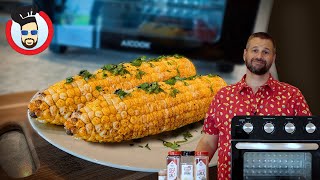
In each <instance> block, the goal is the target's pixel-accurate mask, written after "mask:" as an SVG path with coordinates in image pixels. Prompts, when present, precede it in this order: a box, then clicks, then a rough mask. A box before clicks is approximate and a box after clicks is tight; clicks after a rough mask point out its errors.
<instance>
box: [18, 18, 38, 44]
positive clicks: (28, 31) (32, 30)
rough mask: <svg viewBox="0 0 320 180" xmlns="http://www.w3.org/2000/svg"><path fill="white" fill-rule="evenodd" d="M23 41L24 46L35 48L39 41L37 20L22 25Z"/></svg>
mask: <svg viewBox="0 0 320 180" xmlns="http://www.w3.org/2000/svg"><path fill="white" fill-rule="evenodd" d="M21 41H22V44H23V46H24V47H26V48H33V47H34V46H36V45H37V42H38V28H37V24H36V23H35V22H31V23H28V24H25V25H23V26H22V27H21Z"/></svg>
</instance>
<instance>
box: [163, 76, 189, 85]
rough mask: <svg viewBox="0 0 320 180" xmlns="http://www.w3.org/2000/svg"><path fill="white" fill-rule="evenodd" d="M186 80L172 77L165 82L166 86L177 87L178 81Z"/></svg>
mask: <svg viewBox="0 0 320 180" xmlns="http://www.w3.org/2000/svg"><path fill="white" fill-rule="evenodd" d="M185 79H186V78H181V77H179V76H175V77H172V78H170V79H168V80H166V81H164V82H165V83H166V84H169V85H175V84H176V82H177V81H183V80H185Z"/></svg>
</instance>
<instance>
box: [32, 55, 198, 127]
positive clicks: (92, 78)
mask: <svg viewBox="0 0 320 180" xmlns="http://www.w3.org/2000/svg"><path fill="white" fill-rule="evenodd" d="M195 74H196V70H195V67H194V65H193V64H192V62H191V61H190V60H188V59H187V58H185V57H182V56H178V55H174V56H160V57H158V58H155V59H152V60H148V61H146V60H145V59H144V58H139V59H136V60H134V61H132V62H130V63H123V64H119V65H106V66H104V67H103V68H102V69H99V70H97V71H96V72H95V73H94V74H90V73H89V72H88V71H81V72H80V74H79V75H75V76H73V77H70V78H67V79H66V80H62V81H60V82H58V83H56V84H54V85H52V86H50V87H49V88H48V89H46V90H44V91H43V92H41V93H39V94H38V95H36V96H35V97H34V98H33V100H32V101H31V102H30V104H29V106H28V108H29V112H30V116H31V117H33V118H36V119H37V120H39V121H40V122H43V123H50V124H56V125H63V123H64V122H65V121H66V119H68V118H69V117H70V116H71V114H72V112H74V111H76V110H78V109H80V108H81V107H83V106H84V105H85V103H86V102H90V101H93V100H95V99H96V98H97V97H98V96H99V95H100V93H109V92H111V93H112V92H113V91H115V90H116V89H131V88H133V87H135V86H137V85H139V84H141V83H144V82H153V81H163V80H167V79H170V78H171V77H174V76H177V75H180V76H182V77H188V76H192V75H195Z"/></svg>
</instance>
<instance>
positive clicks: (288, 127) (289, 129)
mask: <svg viewBox="0 0 320 180" xmlns="http://www.w3.org/2000/svg"><path fill="white" fill-rule="evenodd" d="M284 130H285V131H286V132H287V133H290V134H292V133H294V131H295V130H296V127H295V126H294V124H293V123H287V124H286V125H285V126H284Z"/></svg>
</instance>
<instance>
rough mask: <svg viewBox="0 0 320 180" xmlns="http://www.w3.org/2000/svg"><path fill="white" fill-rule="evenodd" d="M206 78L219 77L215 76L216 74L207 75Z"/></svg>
mask: <svg viewBox="0 0 320 180" xmlns="http://www.w3.org/2000/svg"><path fill="white" fill-rule="evenodd" d="M208 77H211V78H212V77H220V76H219V75H216V74H208Z"/></svg>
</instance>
